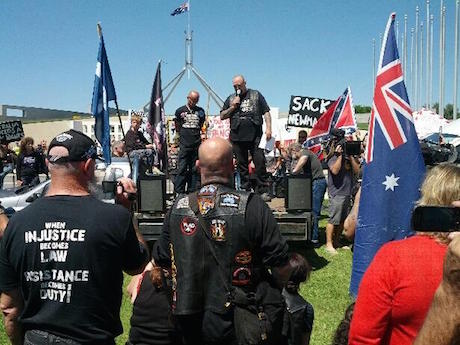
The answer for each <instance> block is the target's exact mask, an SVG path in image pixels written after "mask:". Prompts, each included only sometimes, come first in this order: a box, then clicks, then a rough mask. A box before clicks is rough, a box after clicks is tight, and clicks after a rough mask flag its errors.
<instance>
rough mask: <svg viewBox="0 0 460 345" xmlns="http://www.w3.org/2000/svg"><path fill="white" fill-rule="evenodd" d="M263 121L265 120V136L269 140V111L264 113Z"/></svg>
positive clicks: (270, 127)
mask: <svg viewBox="0 0 460 345" xmlns="http://www.w3.org/2000/svg"><path fill="white" fill-rule="evenodd" d="M264 121H265V136H266V137H267V140H270V139H271V137H272V117H271V115H270V112H269V111H267V112H266V113H265V114H264Z"/></svg>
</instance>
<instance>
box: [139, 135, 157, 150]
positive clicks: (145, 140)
mask: <svg viewBox="0 0 460 345" xmlns="http://www.w3.org/2000/svg"><path fill="white" fill-rule="evenodd" d="M139 138H140V139H141V142H142V143H143V144H144V147H145V148H146V149H153V148H154V145H153V144H151V143H150V142H149V141H148V140H147V138H146V137H145V136H144V134H143V133H142V132H139Z"/></svg>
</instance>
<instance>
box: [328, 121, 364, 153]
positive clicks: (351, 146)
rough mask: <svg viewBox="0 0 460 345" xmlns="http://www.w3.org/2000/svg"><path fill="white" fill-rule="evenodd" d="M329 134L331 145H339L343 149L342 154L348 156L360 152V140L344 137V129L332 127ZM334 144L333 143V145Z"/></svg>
mask: <svg viewBox="0 0 460 345" xmlns="http://www.w3.org/2000/svg"><path fill="white" fill-rule="evenodd" d="M330 134H331V137H332V139H331V145H332V146H333V147H334V148H335V147H336V146H338V145H340V146H342V149H343V154H344V155H345V156H346V157H348V156H359V155H360V154H361V141H359V140H357V141H347V140H346V139H345V131H344V130H343V129H340V128H332V129H331V131H330ZM334 144H335V145H334ZM328 146H329V145H328Z"/></svg>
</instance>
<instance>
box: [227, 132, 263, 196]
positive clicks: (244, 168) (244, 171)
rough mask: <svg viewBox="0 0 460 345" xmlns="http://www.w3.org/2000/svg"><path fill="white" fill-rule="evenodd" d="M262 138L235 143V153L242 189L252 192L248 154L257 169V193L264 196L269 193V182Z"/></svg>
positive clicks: (233, 143)
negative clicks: (260, 145) (260, 146)
mask: <svg viewBox="0 0 460 345" xmlns="http://www.w3.org/2000/svg"><path fill="white" fill-rule="evenodd" d="M259 143H260V137H257V138H256V139H255V140H254V141H233V142H232V145H233V153H234V154H235V158H236V162H237V167H238V170H239V172H240V175H241V188H242V189H246V190H250V188H251V183H250V182H249V167H248V165H249V164H248V153H249V152H250V153H251V156H252V160H253V162H254V165H255V167H256V188H255V191H256V193H259V194H262V193H266V192H268V191H269V188H268V182H267V169H266V167H265V155H264V151H263V150H262V149H260V148H259Z"/></svg>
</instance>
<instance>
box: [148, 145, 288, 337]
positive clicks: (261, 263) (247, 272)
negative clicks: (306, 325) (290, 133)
mask: <svg viewBox="0 0 460 345" xmlns="http://www.w3.org/2000/svg"><path fill="white" fill-rule="evenodd" d="M198 163H199V167H200V173H201V182H202V187H201V189H200V190H199V192H198V193H197V195H196V198H195V199H192V198H191V197H190V196H191V195H192V194H189V195H188V196H187V195H184V194H182V195H179V196H178V197H177V198H176V201H175V203H174V205H173V207H172V208H171V210H170V211H169V212H168V214H167V215H166V217H165V221H164V224H163V231H162V233H161V236H160V238H159V239H158V241H157V242H156V243H155V246H154V249H153V253H152V255H153V258H154V259H155V262H156V263H157V264H159V265H161V266H163V267H172V281H173V305H172V307H173V313H174V314H175V315H176V320H177V321H178V323H179V328H180V329H181V330H182V332H183V335H184V337H185V344H234V343H235V342H234V341H235V337H236V336H237V334H235V330H234V327H233V326H234V324H233V310H232V308H231V307H230V305H231V302H232V298H233V297H234V295H232V294H233V293H234V289H235V288H237V287H238V288H239V289H242V291H244V292H243V293H246V292H247V293H250V292H254V290H255V286H257V285H258V284H259V283H261V282H269V281H270V282H271V281H272V280H275V281H276V282H277V283H278V284H279V287H281V286H282V285H283V284H284V281H285V279H287V273H289V272H287V271H285V268H286V265H287V260H288V257H287V251H288V246H287V243H286V240H285V239H284V238H283V237H282V236H281V233H280V231H279V227H278V224H277V223H276V220H275V219H274V217H273V214H272V212H271V210H270V208H269V207H268V206H267V204H266V203H265V202H264V201H263V200H262V199H261V197H260V196H259V195H256V194H252V193H248V192H246V191H236V190H235V189H234V188H233V186H232V179H233V160H232V146H231V144H230V143H229V142H228V141H227V140H225V139H222V138H212V139H208V140H206V141H205V142H204V143H203V144H202V145H201V146H200V149H199V160H198ZM192 203H194V204H192ZM199 214H201V216H202V220H203V222H204V223H206V224H207V225H206V227H205V228H202V227H201V226H202V225H201V224H200V218H199V217H200V216H199ZM205 234H206V235H205ZM211 248H214V249H213V250H212V249H211ZM216 261H219V262H218V264H216ZM268 268H271V273H269V271H268ZM239 291H240V290H239ZM230 292H231V293H230ZM274 294H275V296H276V295H277V296H278V298H279V300H281V294H280V291H278V292H276V289H275V292H274ZM254 303H255V302H254ZM251 306H252V307H254V308H255V305H251ZM259 312H260V315H261V316H260V317H262V318H263V317H264V314H263V312H262V311H261V310H259ZM271 321H273V320H271ZM275 324H276V323H275ZM274 328H276V327H275V326H274ZM280 332H281V330H279V332H278V336H279V335H280ZM275 333H276V332H275ZM270 341H273V339H270ZM271 343H272V342H271Z"/></svg>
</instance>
